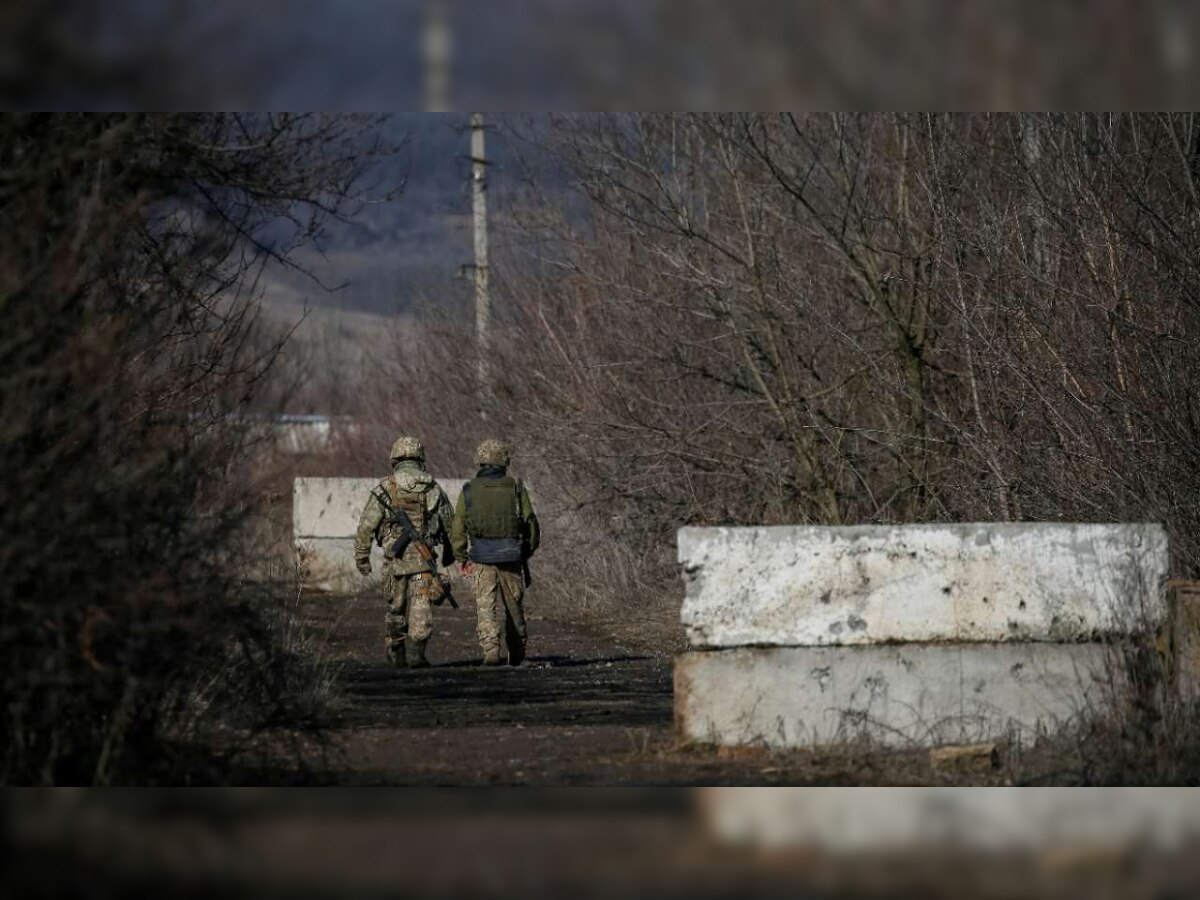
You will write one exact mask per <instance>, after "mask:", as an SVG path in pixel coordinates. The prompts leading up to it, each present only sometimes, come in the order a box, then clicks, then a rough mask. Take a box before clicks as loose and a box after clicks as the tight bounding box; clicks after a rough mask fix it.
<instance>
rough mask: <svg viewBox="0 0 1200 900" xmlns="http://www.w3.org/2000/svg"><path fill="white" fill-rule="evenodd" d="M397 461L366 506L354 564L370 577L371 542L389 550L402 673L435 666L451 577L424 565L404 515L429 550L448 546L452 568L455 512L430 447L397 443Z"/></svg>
mask: <svg viewBox="0 0 1200 900" xmlns="http://www.w3.org/2000/svg"><path fill="white" fill-rule="evenodd" d="M391 462H392V474H391V475H389V476H388V477H387V478H385V479H383V480H382V481H380V482H379V484H378V485H376V486H375V487H374V488H373V489H372V490H371V496H370V497H369V498H368V499H367V503H366V506H365V507H363V511H362V516H361V517H360V519H359V521H358V532H357V534H356V536H355V540H354V562H355V564H356V565H357V566H358V571H359V572H360V573H361V574H363V575H370V574H371V542H372V541H375V542H377V543H378V544H379V546H381V547H382V548H383V598H384V600H385V601H386V602H387V613H386V614H385V615H384V630H385V637H384V643H385V645H386V647H387V657H388V659H389V660H390V661H391V663H392V664H393V665H394V666H397V667H400V668H402V667H404V666H405V665H408V666H411V667H413V668H422V667H424V666H428V665H429V663H428V661H427V660H426V659H425V644H426V643H427V642H428V641H429V637H430V635H431V634H433V609H432V607H433V606H436V605H438V604H440V603H441V600H442V598H443V597H444V596H445V591H446V589H445V576H444V575H441V574H440V573H439V572H437V571H436V568H435V567H434V566H433V565H432V564H431V563H430V562H427V561H426V560H424V559H423V558H422V557H421V554H420V552H419V551H420V549H421V548H419V547H417V545H416V543H414V542H413V541H412V540H410V539H408V534H407V531H406V529H405V528H404V526H403V524H401V522H402V519H401V514H403V516H406V517H407V518H408V521H409V522H411V523H412V526H413V530H414V532H415V534H416V536H417V537H419V538H420V540H421V542H422V543H423V544H424V545H425V546H426V547H432V546H433V545H434V544H441V545H442V565H444V566H448V565H450V564H451V563H453V562H454V557H453V556H452V555H451V553H450V550H449V546H450V541H449V537H448V533H449V531H450V520H451V517H452V515H453V513H452V512H451V509H450V500H449V498H447V497H446V492H445V491H443V490H442V488H441V486H440V485H439V484H438V483H437V482H436V481H434V480H433V476H431V475H430V474H429V473H428V472H426V471H425V447H424V446H423V445H422V444H421V442H420V441H419V440H418V439H417V438H414V437H402V438H400V439H399V440H397V441H396V443H395V444H393V445H392V454H391ZM397 551H399V552H397ZM463 558H464V559H465V558H466V557H465V556H464V557H463ZM435 562H436V561H435ZM406 642H407V645H408V647H407V651H406V649H405V643H406Z"/></svg>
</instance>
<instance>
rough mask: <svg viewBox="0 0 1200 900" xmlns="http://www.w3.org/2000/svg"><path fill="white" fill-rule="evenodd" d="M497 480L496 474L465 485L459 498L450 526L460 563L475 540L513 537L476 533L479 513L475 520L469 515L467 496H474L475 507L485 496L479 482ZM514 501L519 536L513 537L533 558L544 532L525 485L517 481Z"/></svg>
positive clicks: (452, 541)
mask: <svg viewBox="0 0 1200 900" xmlns="http://www.w3.org/2000/svg"><path fill="white" fill-rule="evenodd" d="M500 477H503V476H500ZM496 478H497V476H496V475H483V476H476V477H475V478H472V479H471V481H470V482H468V484H467V485H464V486H463V491H462V492H461V493H460V494H459V495H458V502H457V503H456V504H455V506H454V522H453V524H452V525H451V527H450V546H451V548H452V549H453V551H454V558H455V559H457V560H458V561H459V562H462V561H464V560H467V559H468V558H469V546H470V544H471V542H472V541H473V540H477V539H479V538H481V537H483V538H495V537H508V536H510V535H507V534H501V533H494V534H488V535H480V534H477V533H475V532H476V531H477V529H476V528H475V527H473V526H472V519H474V520H475V521H478V520H479V518H480V517H479V514H478V513H479V510H476V515H475V516H474V517H472V516H469V515H468V511H467V494H468V493H472V496H473V499H472V504H474V503H475V502H476V500H475V499H474V498H476V497H479V496H481V494H482V492H481V491H480V490H479V485H480V483H481V482H483V481H487V480H495V479H496ZM468 485H470V487H469V486H468ZM512 502H513V511H514V512H515V513H516V516H515V518H516V525H517V527H516V530H517V531H518V532H519V534H515V535H511V536H512V537H518V538H520V539H521V542H522V544H523V547H524V556H525V558H526V559H528V558H529V557H530V556H533V554H534V552H535V551H536V550H537V548H538V545H539V544H540V543H541V529H540V527H539V526H538V520H537V514H536V513H535V512H534V511H533V502H532V501H531V500H530V499H529V491H528V490H526V489H525V485H524V483H523V482H517V483H516V485H515V486H514V489H513V501H512ZM501 531H503V529H501Z"/></svg>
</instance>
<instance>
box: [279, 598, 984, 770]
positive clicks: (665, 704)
mask: <svg viewBox="0 0 1200 900" xmlns="http://www.w3.org/2000/svg"><path fill="white" fill-rule="evenodd" d="M465 593H466V592H463V591H460V592H458V596H459V602H460V603H461V605H462V608H461V609H459V610H452V609H450V608H449V607H442V608H441V609H440V610H438V611H437V612H436V617H435V618H436V625H435V634H434V637H433V639H432V640H431V641H430V644H429V649H428V656H429V659H430V662H431V663H432V664H433V665H432V668H428V669H420V670H405V669H399V670H398V669H394V668H392V667H391V666H390V665H389V664H388V663H387V661H386V659H385V657H384V652H383V604H382V601H381V600H379V599H377V598H375V597H373V596H345V595H312V596H310V597H308V598H307V599H306V600H305V603H304V616H305V618H306V619H307V620H308V623H309V625H310V626H312V627H313V628H314V630H315V632H316V633H317V634H318V635H324V636H325V637H324V638H323V646H324V648H325V652H326V653H327V654H328V655H329V656H330V657H331V658H332V660H333V661H334V663H335V665H337V666H338V668H339V676H338V679H339V698H338V700H337V702H336V704H335V708H334V710H333V712H332V720H331V721H330V723H329V724H330V726H331V727H330V732H331V735H332V738H333V742H332V743H333V746H334V747H335V748H336V753H334V754H333V755H331V756H329V757H328V758H325V759H321V760H320V761H317V762H314V763H313V764H312V766H311V769H312V772H310V773H309V775H307V776H304V777H303V779H302V780H310V779H313V778H315V780H318V781H320V782H326V783H334V784H395V785H519V784H528V785H555V786H557V785H581V784H590V785H607V786H617V785H719V784H738V785H749V784H763V785H771V784H792V785H868V784H929V783H940V780H939V779H938V778H937V777H936V776H935V775H934V774H933V773H932V772H931V771H930V769H929V762H928V755H927V754H926V753H925V752H923V751H919V750H918V751H912V752H907V751H905V752H888V753H886V754H881V753H877V752H871V751H868V750H863V751H855V750H851V749H848V748H839V749H828V750H812V751H795V752H789V753H776V754H771V753H767V752H766V751H765V750H764V749H762V748H756V747H741V748H731V749H729V750H726V751H715V750H713V749H712V748H703V747H694V746H680V744H679V743H678V741H677V740H676V737H675V734H674V731H673V727H672V718H673V710H672V693H671V688H672V685H671V681H672V679H671V669H672V660H671V656H670V654H669V653H667V652H657V653H656V652H647V651H644V650H643V651H640V652H639V651H635V650H633V649H631V648H629V647H627V646H622V645H621V644H620V643H618V642H617V641H615V640H613V639H611V638H607V637H604V636H602V635H599V634H597V633H596V632H595V631H594V630H590V629H588V628H585V627H583V626H582V625H578V624H571V623H566V622H563V621H559V620H556V619H553V618H548V617H546V616H544V615H541V614H540V612H539V610H538V608H537V605H536V602H534V603H531V604H530V606H531V608H530V614H529V646H528V653H529V659H528V661H527V664H526V665H525V666H524V667H521V668H515V669H514V668H509V667H507V666H502V667H499V668H492V667H484V666H482V665H481V664H480V651H479V646H478V644H477V642H476V638H475V607H474V603H473V602H472V600H471V598H470V597H469V596H464V594H465ZM1006 777H1007V775H1006V773H1004V772H999V771H998V772H995V773H991V774H989V775H988V776H986V777H984V778H983V779H982V781H980V782H978V783H1004V781H1005V779H1006Z"/></svg>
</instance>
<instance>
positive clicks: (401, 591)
mask: <svg viewBox="0 0 1200 900" xmlns="http://www.w3.org/2000/svg"><path fill="white" fill-rule="evenodd" d="M383 593H384V599H386V600H387V612H385V613H384V615H383V632H384V637H383V642H384V647H385V648H386V649H387V657H388V660H389V661H391V663H392V665H394V666H399V667H402V666H404V665H405V658H404V639H405V638H406V637H407V636H408V578H407V577H406V576H403V575H401V576H395V575H392V574H390V573H386V572H385V573H384V576H383Z"/></svg>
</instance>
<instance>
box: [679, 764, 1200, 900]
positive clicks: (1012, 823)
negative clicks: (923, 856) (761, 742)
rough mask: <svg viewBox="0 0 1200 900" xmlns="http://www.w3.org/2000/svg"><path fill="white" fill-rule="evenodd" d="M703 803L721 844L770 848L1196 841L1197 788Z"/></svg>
mask: <svg viewBox="0 0 1200 900" xmlns="http://www.w3.org/2000/svg"><path fill="white" fill-rule="evenodd" d="M698 797H699V806H700V812H701V815H702V817H703V819H704V821H705V822H706V823H707V825H708V827H709V829H710V831H711V832H712V834H713V835H714V836H715V837H716V838H717V839H719V840H721V841H723V842H726V843H730V844H736V845H740V846H750V847H765V848H773V849H778V848H809V849H817V850H822V851H826V852H831V853H846V854H858V853H868V854H872V853H896V852H914V851H935V852H937V853H945V852H947V851H953V850H969V851H975V852H987V853H1005V854H1007V853H1013V852H1025V853H1036V854H1042V853H1044V852H1046V851H1051V850H1135V849H1136V850H1139V851H1142V852H1144V851H1147V850H1156V851H1166V852H1175V851H1179V850H1183V849H1187V848H1190V847H1194V846H1195V845H1196V843H1197V841H1198V840H1200V790H1197V789H1196V788H1177V787H1169V788H1089V789H1086V790H1081V789H1079V788H1062V787H1031V788H1016V787H998V788H971V789H970V790H964V789H963V788H951V787H912V788H854V789H851V790H847V789H844V788H783V787H773V788H702V789H700V790H699V792H698ZM1067 859H1070V857H1068V858H1067ZM1076 859H1078V858H1076ZM1047 861H1050V860H1049V859H1048V860H1047ZM1038 893H1041V892H1038Z"/></svg>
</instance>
